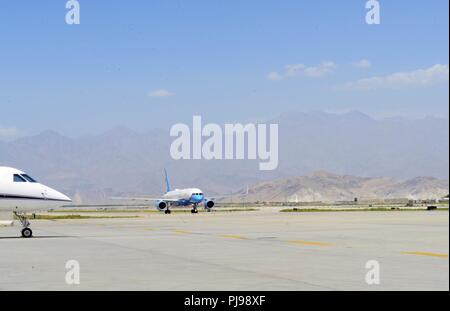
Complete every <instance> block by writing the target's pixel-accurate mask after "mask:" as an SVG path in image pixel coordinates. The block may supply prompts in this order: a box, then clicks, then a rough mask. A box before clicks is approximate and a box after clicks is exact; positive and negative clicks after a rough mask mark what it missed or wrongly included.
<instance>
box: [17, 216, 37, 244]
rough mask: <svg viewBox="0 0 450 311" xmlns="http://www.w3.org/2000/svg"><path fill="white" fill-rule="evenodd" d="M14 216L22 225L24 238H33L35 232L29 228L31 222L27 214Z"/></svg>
mask: <svg viewBox="0 0 450 311" xmlns="http://www.w3.org/2000/svg"><path fill="white" fill-rule="evenodd" d="M14 216H16V217H17V218H18V219H19V221H20V223H21V224H22V228H23V229H22V237H23V238H27V239H28V238H31V237H32V236H33V231H32V230H31V229H30V228H29V227H30V222H29V221H28V219H27V217H26V216H25V214H22V213H18V212H14Z"/></svg>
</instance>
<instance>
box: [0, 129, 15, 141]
mask: <svg viewBox="0 0 450 311" xmlns="http://www.w3.org/2000/svg"><path fill="white" fill-rule="evenodd" d="M18 136H19V131H18V130H17V129H16V128H12V127H0V140H3V141H8V140H12V139H14V138H17V137H18Z"/></svg>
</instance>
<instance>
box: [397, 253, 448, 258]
mask: <svg viewBox="0 0 450 311" xmlns="http://www.w3.org/2000/svg"><path fill="white" fill-rule="evenodd" d="M402 254H404V255H416V256H427V257H436V258H443V259H447V258H448V254H438V253H430V252H402Z"/></svg>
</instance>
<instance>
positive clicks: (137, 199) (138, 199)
mask: <svg viewBox="0 0 450 311" xmlns="http://www.w3.org/2000/svg"><path fill="white" fill-rule="evenodd" d="M110 199H111V200H121V201H142V202H149V201H151V202H156V201H164V202H177V200H172V199H164V198H143V197H137V198H128V197H114V198H110Z"/></svg>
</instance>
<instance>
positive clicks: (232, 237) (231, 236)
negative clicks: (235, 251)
mask: <svg viewBox="0 0 450 311" xmlns="http://www.w3.org/2000/svg"><path fill="white" fill-rule="evenodd" d="M220 237H222V238H225V239H236V240H248V238H246V237H244V236H240V235H221V236H220Z"/></svg>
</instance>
